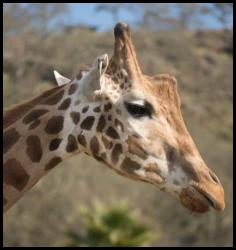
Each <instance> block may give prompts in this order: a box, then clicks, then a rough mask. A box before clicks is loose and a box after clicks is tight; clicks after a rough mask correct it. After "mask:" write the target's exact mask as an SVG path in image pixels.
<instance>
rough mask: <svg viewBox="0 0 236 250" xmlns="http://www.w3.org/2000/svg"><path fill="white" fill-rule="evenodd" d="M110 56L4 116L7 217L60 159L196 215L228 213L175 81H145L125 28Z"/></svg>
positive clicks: (59, 78) (150, 78)
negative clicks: (135, 185) (148, 190)
mask: <svg viewBox="0 0 236 250" xmlns="http://www.w3.org/2000/svg"><path fill="white" fill-rule="evenodd" d="M114 36H115V44H114V52H113V55H112V57H111V58H110V59H109V58H108V55H107V54H104V55H102V56H99V57H97V58H96V59H95V60H94V62H93V64H92V67H91V68H89V69H86V70H82V71H81V72H80V74H79V75H78V76H77V77H76V78H74V79H73V80H71V81H69V79H68V78H65V77H63V76H61V75H60V74H59V73H58V72H56V73H55V72H54V73H55V77H56V80H57V81H58V85H59V86H57V87H56V88H54V89H51V90H48V91H46V92H44V93H42V94H41V95H40V96H37V97H35V98H33V99H31V100H29V101H26V102H24V103H21V104H18V105H16V106H13V107H12V108H10V109H7V110H6V111H4V120H3V124H4V140H3V148H4V163H3V182H4V184H3V186H4V187H3V191H4V200H3V204H4V211H6V210H7V209H9V208H10V207H11V206H12V205H13V204H15V203H16V202H17V201H18V200H19V199H20V198H21V197H22V196H23V195H24V194H25V193H26V192H27V191H28V190H30V189H31V188H32V187H33V186H34V185H35V184H36V183H37V182H38V181H39V180H40V179H41V178H42V177H43V176H44V175H46V174H47V173H48V172H49V171H50V170H51V169H53V168H54V167H55V166H57V165H58V164H59V163H60V162H62V161H63V160H65V159H67V158H69V157H71V156H74V155H76V154H79V153H86V154H88V155H90V156H91V157H93V158H95V159H96V160H98V161H101V162H103V163H104V164H106V165H107V166H108V167H110V168H111V169H112V170H114V171H115V172H116V173H118V174H120V175H122V176H125V177H128V178H130V179H133V180H137V181H143V182H148V183H151V184H153V185H155V186H156V187H158V188H159V189H160V190H162V191H165V192H168V193H170V194H172V195H174V196H176V197H177V198H178V199H179V201H180V203H181V204H182V205H183V206H184V207H186V208H188V209H190V210H191V211H195V212H199V213H204V212H206V211H208V210H209V207H213V208H214V209H216V210H219V211H220V210H223V209H224V206H225V203H224V189H223V187H222V185H221V183H220V181H219V179H218V177H217V176H216V175H215V174H214V172H213V171H212V170H211V169H210V168H208V167H207V165H206V163H205V162H204V161H203V159H202V157H201V156H200V154H199V152H198V150H197V147H196V145H195V144H194V142H193V140H192V138H191V136H190V134H189V133H188V131H187V128H186V126H185V124H184V120H183V117H182V114H181V109H180V97H179V95H178V92H177V81H176V79H175V78H174V77H173V76H170V75H167V74H162V75H157V76H147V75H145V74H143V72H142V70H141V69H140V66H139V63H138V61H137V58H136V52H135V49H134V45H133V42H132V39H131V33H130V30H129V27H128V25H126V24H124V23H118V24H117V25H116V26H115V28H114Z"/></svg>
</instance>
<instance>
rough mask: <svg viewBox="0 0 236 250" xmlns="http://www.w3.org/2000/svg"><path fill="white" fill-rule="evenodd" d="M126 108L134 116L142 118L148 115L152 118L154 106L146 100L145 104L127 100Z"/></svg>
mask: <svg viewBox="0 0 236 250" xmlns="http://www.w3.org/2000/svg"><path fill="white" fill-rule="evenodd" d="M124 104H125V108H126V109H127V111H128V112H129V113H130V114H131V115H132V116H133V117H134V118H141V117H144V116H148V117H149V118H152V113H153V108H152V106H151V104H150V103H148V102H144V104H137V103H128V102H125V103H124Z"/></svg>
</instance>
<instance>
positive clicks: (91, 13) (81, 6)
mask: <svg viewBox="0 0 236 250" xmlns="http://www.w3.org/2000/svg"><path fill="white" fill-rule="evenodd" d="M96 5H97V3H71V4H69V18H68V21H67V23H68V24H77V23H80V24H89V25H94V26H96V27H98V30H99V31H105V30H109V29H112V27H113V26H114V21H113V19H112V16H111V14H109V13H107V12H104V11H101V12H96V11H95V8H96ZM138 14H139V13H137V15H138ZM119 20H120V21H124V22H127V23H128V24H129V25H131V26H132V24H133V23H134V22H135V16H134V15H132V14H131V13H130V12H129V11H124V10H122V11H120V12H119ZM203 20H204V28H212V29H217V28H220V27H221V26H220V23H219V22H218V21H217V20H215V18H209V17H208V18H205V19H203ZM230 23H231V25H230V26H232V21H230Z"/></svg>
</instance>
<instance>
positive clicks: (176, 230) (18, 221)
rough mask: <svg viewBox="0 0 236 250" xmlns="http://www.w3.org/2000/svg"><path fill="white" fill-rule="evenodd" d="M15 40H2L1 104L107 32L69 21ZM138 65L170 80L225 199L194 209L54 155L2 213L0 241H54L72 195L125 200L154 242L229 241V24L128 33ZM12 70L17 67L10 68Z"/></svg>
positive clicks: (106, 43)
mask: <svg viewBox="0 0 236 250" xmlns="http://www.w3.org/2000/svg"><path fill="white" fill-rule="evenodd" d="M30 38H31V39H27V38H24V39H27V41H26V40H25V42H24V44H23V45H22V44H21V43H16V42H14V41H11V40H5V44H4V51H5V52H4V53H5V59H4V106H5V107H8V106H10V105H11V104H15V103H18V102H20V101H22V100H25V99H26V98H30V97H32V96H34V95H37V94H39V93H41V92H42V91H43V90H46V89H49V88H51V87H52V86H53V85H54V84H55V80H54V79H53V69H54V68H55V69H56V70H58V71H59V72H61V73H63V74H64V75H66V76H68V77H71V76H73V75H76V74H77V72H78V69H79V68H80V66H82V65H83V64H86V63H87V64H90V63H91V62H92V61H93V60H94V58H95V57H97V56H99V55H101V54H103V53H109V55H111V53H112V48H113V42H114V40H113V34H112V32H109V33H96V32H94V31H90V30H80V29H74V30H70V31H68V32H67V33H59V32H58V33H53V34H51V35H47V36H46V37H44V38H42V37H41V38H40V37H37V35H36V34H32V35H31V37H30ZM133 38H134V43H135V47H136V49H137V53H138V59H139V62H140V64H141V66H142V68H143V71H144V72H145V73H146V74H150V75H152V74H159V73H169V74H173V75H175V76H176V78H177V79H178V88H179V92H180V96H181V99H182V111H183V115H184V118H185V121H186V124H187V127H188V129H189V131H190V133H191V135H192V137H193V139H194V140H195V142H196V144H197V145H198V148H199V150H200V152H201V154H202V156H203V158H204V159H205V161H206V162H207V163H208V164H209V166H211V168H212V170H214V172H216V174H217V176H219V178H220V179H221V181H222V184H223V186H224V188H225V199H226V208H225V210H224V211H223V212H221V213H219V212H215V211H210V212H209V213H206V214H203V215H198V214H193V213H191V212H189V211H187V210H186V209H185V208H183V207H182V206H181V205H180V204H179V202H178V201H177V200H175V199H174V198H172V197H171V196H170V195H168V194H166V193H162V192H160V191H159V190H157V189H156V188H155V187H153V186H151V185H148V184H145V183H139V182H134V181H131V180H128V179H125V178H123V177H121V176H118V175H116V174H115V173H113V172H112V171H111V170H109V169H108V168H106V167H105V166H104V165H101V164H100V163H98V162H96V161H95V160H93V159H91V158H88V157H87V156H85V155H80V156H76V157H74V158H71V159H70V160H67V161H65V162H63V163H62V164H60V165H59V166H58V167H57V168H55V169H54V170H53V171H52V172H50V173H49V174H48V175H47V176H46V177H45V178H43V179H42V180H41V181H40V182H39V183H38V184H37V185H36V186H35V187H34V188H33V189H32V190H31V191H30V192H29V193H28V194H27V195H25V196H24V197H23V198H22V199H21V200H20V201H19V202H18V203H17V204H16V205H15V206H14V207H13V208H12V209H11V210H10V211H8V212H7V213H6V215H4V245H5V246H58V245H60V244H61V241H62V240H63V237H64V231H65V230H66V229H67V228H68V227H69V228H74V229H76V230H80V225H81V220H80V218H79V217H78V216H77V209H78V206H79V205H80V204H86V205H91V203H92V201H93V200H94V199H95V198H96V199H99V200H100V201H102V202H104V203H105V204H108V203H110V202H117V203H118V202H119V201H120V200H123V199H126V200H127V202H128V204H129V206H130V209H134V208H138V209H139V210H140V212H141V215H142V217H143V220H144V221H145V223H147V224H149V225H150V226H152V227H154V228H155V229H156V231H157V232H158V234H159V235H160V237H159V238H158V240H157V241H156V242H154V243H153V245H155V246H232V219H233V217H232V216H233V212H232V211H233V201H232V199H233V198H232V197H233V195H232V194H233V185H232V184H233V179H232V173H233V171H232V166H233V162H232V156H233V152H232V124H233V121H232V119H233V118H232V97H233V94H232V93H233V91H232V90H233V83H232V82H233V70H232V63H233V59H232V33H231V32H230V31H227V30H224V31H196V32H190V31H182V32H181V33H179V32H174V31H173V32H147V31H142V32H138V31H137V32H134V35H133ZM21 46H22V47H21ZM17 72H18V73H17Z"/></svg>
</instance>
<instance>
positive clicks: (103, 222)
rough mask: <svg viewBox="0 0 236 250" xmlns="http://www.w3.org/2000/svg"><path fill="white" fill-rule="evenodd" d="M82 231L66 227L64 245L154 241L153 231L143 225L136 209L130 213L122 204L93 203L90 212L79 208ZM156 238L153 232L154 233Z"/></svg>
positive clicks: (142, 243) (129, 244) (138, 244)
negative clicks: (83, 229) (66, 238)
mask: <svg viewBox="0 0 236 250" xmlns="http://www.w3.org/2000/svg"><path fill="white" fill-rule="evenodd" d="M80 214H81V215H82V219H83V223H84V227H85V233H84V234H80V233H77V232H75V231H73V230H67V231H66V235H67V237H68V239H69V242H68V243H67V244H66V246H106V247H108V246H112V247H118V246H122V247H124V246H127V247H132V246H143V245H148V244H150V243H151V241H152V240H154V233H153V232H152V231H151V230H150V229H148V227H147V226H145V225H143V224H142V223H141V222H140V220H139V217H138V214H137V211H132V212H130V209H129V208H128V207H127V205H125V204H119V205H116V206H112V207H105V206H104V205H101V204H100V203H95V204H94V207H93V211H89V210H88V209H87V208H83V209H81V211H80ZM155 238H156V235H155Z"/></svg>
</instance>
